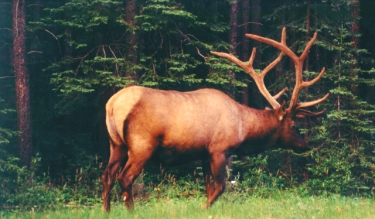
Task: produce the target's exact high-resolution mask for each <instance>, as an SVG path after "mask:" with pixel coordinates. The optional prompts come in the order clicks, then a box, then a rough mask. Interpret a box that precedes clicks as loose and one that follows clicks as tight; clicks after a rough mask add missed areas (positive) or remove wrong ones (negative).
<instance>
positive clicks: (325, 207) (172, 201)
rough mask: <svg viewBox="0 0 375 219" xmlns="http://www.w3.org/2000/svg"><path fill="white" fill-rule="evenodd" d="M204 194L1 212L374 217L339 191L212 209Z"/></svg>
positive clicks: (280, 195)
mask: <svg viewBox="0 0 375 219" xmlns="http://www.w3.org/2000/svg"><path fill="white" fill-rule="evenodd" d="M204 201H205V197H204V196H193V197H189V198H183V197H180V198H170V197H162V198H158V199H157V198H154V199H150V200H148V201H145V200H141V199H138V200H136V202H135V210H134V211H133V212H129V211H127V210H126V209H125V207H124V206H123V205H122V204H119V203H114V204H112V206H113V207H112V209H111V213H110V214H107V213H105V212H104V211H103V210H102V207H101V206H100V205H95V206H92V207H75V208H71V207H65V208H61V209H59V210H55V211H52V210H46V211H43V212H33V210H30V211H26V212H4V211H3V212H0V217H2V218H9V219H13V218H20V219H26V218H32V219H38V218H40V219H45V218H54V219H55V218H77V219H78V218H79V219H83V218H93V219H94V218H95V219H96V218H105V219H111V218H139V219H141V218H147V219H150V218H155V219H157V218H163V219H169V218H170V219H175V218H183V219H185V218H186V219H189V218H192V219H200V218H205V219H221V218H222V219H226V218H247V219H248V218H312V219H313V218H316V219H318V218H324V219H329V218H361V219H364V218H375V201H374V200H373V199H367V198H353V197H351V198H349V197H343V196H340V195H330V196H303V197H302V196H299V195H298V194H297V193H296V192H287V191H280V192H277V193H275V194H271V195H270V196H268V197H262V196H256V195H253V196H246V195H241V194H237V193H229V192H228V193H225V194H224V195H223V196H222V197H221V198H220V199H219V200H218V201H217V202H216V203H215V204H214V205H213V206H212V208H210V209H207V210H206V209H201V208H200V206H201V205H202V204H203V203H204Z"/></svg>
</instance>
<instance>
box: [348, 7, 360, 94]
mask: <svg viewBox="0 0 375 219" xmlns="http://www.w3.org/2000/svg"><path fill="white" fill-rule="evenodd" d="M351 6H352V19H353V24H352V28H351V29H352V45H353V48H354V49H358V47H359V39H358V37H357V35H358V33H359V19H358V18H359V0H353V1H352V2H351ZM351 59H352V61H354V62H355V64H352V65H351V66H350V68H351V70H352V72H353V73H352V74H351V77H356V76H357V75H358V72H357V70H356V69H358V62H357V58H356V57H355V56H354V55H353V56H352V58H351ZM350 89H351V90H352V91H353V92H357V86H354V85H353V86H351V87H350Z"/></svg>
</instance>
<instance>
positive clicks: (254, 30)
mask: <svg viewBox="0 0 375 219" xmlns="http://www.w3.org/2000/svg"><path fill="white" fill-rule="evenodd" d="M250 8H251V12H250V14H251V17H250V21H251V22H252V24H251V26H250V33H251V34H256V35H262V34H261V25H260V23H261V6H260V0H252V1H250ZM250 42H251V43H250V45H251V47H255V48H257V54H256V56H255V59H254V67H255V68H260V63H261V62H262V54H261V53H260V46H261V43H260V42H258V41H255V40H252V41H250ZM250 92H251V97H250V100H251V101H250V103H249V104H250V106H253V107H255V108H258V109H259V108H263V107H264V106H263V100H264V98H263V96H262V95H261V94H260V91H259V89H258V87H257V86H256V84H255V83H251V86H250Z"/></svg>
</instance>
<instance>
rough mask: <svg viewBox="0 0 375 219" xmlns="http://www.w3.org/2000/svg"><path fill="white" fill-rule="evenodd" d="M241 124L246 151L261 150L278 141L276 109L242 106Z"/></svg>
mask: <svg viewBox="0 0 375 219" xmlns="http://www.w3.org/2000/svg"><path fill="white" fill-rule="evenodd" d="M242 116H243V118H242V121H243V126H244V131H245V133H246V135H245V136H246V139H245V141H244V143H243V144H244V145H246V146H245V147H247V149H246V151H249V153H252V152H261V151H265V150H267V149H270V148H271V147H272V146H274V145H275V143H276V142H277V141H278V138H279V136H278V130H279V128H280V126H281V121H280V119H279V113H278V110H260V109H254V108H249V107H246V106H243V114H242Z"/></svg>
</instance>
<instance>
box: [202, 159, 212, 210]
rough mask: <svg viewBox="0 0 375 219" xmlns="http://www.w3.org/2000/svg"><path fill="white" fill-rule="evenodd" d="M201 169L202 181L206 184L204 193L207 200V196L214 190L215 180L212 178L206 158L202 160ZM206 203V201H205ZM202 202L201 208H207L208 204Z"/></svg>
mask: <svg viewBox="0 0 375 219" xmlns="http://www.w3.org/2000/svg"><path fill="white" fill-rule="evenodd" d="M202 170H203V177H204V183H205V186H206V195H207V200H208V199H209V197H211V196H212V194H213V193H214V191H215V181H214V179H213V176H212V173H211V167H210V163H209V162H208V161H206V160H203V161H202ZM207 203H208V202H207ZM207 203H206V204H204V205H203V206H202V208H207V207H209V205H207Z"/></svg>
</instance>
